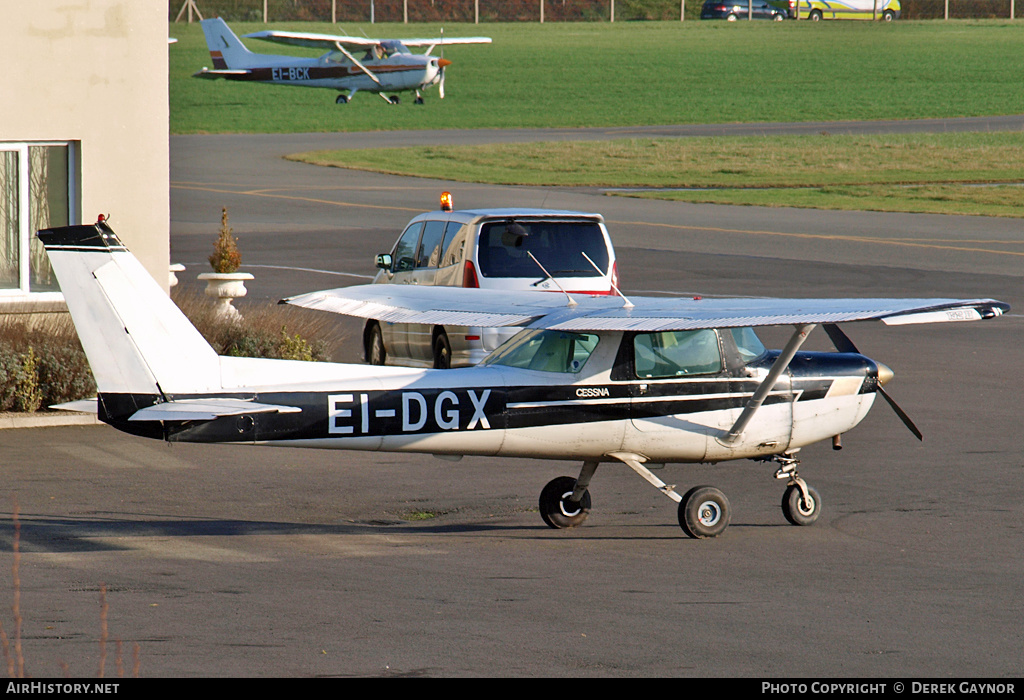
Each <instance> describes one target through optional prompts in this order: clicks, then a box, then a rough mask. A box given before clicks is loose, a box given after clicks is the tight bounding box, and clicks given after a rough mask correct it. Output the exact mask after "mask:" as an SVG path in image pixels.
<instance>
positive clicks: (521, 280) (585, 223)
mask: <svg viewBox="0 0 1024 700" xmlns="http://www.w3.org/2000/svg"><path fill="white" fill-rule="evenodd" d="M446 194H447V193H446ZM444 201H445V199H444V197H443V196H442V207H444V206H445V205H444ZM448 201H450V200H448ZM377 268H378V272H377V276H376V277H375V278H374V283H375V284H418V285H444V286H450V287H478V288H481V289H507V290H510V291H511V290H536V289H540V290H546V291H552V292H556V293H562V291H565V292H569V293H575V294H613V293H615V291H614V288H617V287H618V268H617V266H616V263H615V250H614V248H613V247H612V242H611V238H610V237H609V236H608V230H607V229H606V228H605V225H604V218H603V217H602V216H601V215H600V214H592V213H584V212H575V211H557V210H551V209H513V208H510V209H476V210H466V211H451V210H450V209H445V208H442V209H441V210H439V211H433V212H429V213H426V214H420V215H419V216H417V217H416V218H414V219H413V220H412V221H410V222H409V224H408V225H407V226H406V228H405V230H404V231H403V232H402V235H401V236H399V237H398V241H397V242H396V243H395V246H394V248H392V249H391V252H390V253H383V254H381V255H378V256H377ZM519 330H521V329H519V328H500V329H499V328H476V327H464V326H429V325H420V324H409V323H387V322H379V321H375V320H370V321H368V322H367V323H366V326H365V327H364V330H363V348H364V350H365V357H366V361H367V362H369V363H370V364H375V365H383V364H389V365H405V366H413V367H434V368H442V369H443V368H448V367H468V366H471V365H475V364H477V363H478V362H480V361H481V360H482V359H484V358H485V357H486V356H487V355H489V354H490V353H491V352H492V351H493V350H494V349H496V348H497V347H498V346H499V345H501V344H502V343H503V342H505V340H507V339H508V338H510V337H512V336H513V335H515V334H516V333H517V332H518V331H519Z"/></svg>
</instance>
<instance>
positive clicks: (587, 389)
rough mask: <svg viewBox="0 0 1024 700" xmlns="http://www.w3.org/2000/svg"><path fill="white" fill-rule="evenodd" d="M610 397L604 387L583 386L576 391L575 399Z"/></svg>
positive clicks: (609, 393) (606, 388)
mask: <svg viewBox="0 0 1024 700" xmlns="http://www.w3.org/2000/svg"><path fill="white" fill-rule="evenodd" d="M611 395H612V393H611V392H610V391H608V387H606V386H584V387H580V388H579V389H577V390H576V398H579V399H592V398H596V397H601V396H611Z"/></svg>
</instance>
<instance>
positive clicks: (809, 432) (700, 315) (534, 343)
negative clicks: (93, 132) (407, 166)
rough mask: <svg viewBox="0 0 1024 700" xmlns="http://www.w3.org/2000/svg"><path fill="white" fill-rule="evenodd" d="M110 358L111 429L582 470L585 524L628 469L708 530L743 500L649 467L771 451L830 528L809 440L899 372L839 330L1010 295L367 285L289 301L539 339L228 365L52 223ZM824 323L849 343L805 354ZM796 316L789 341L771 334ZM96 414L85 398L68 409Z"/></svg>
mask: <svg viewBox="0 0 1024 700" xmlns="http://www.w3.org/2000/svg"><path fill="white" fill-rule="evenodd" d="M38 236H39V238H40V240H41V241H42V243H43V245H44V247H45V249H46V251H47V254H48V255H49V257H50V261H51V263H52V266H53V269H54V271H55V272H56V274H57V277H58V280H59V282H60V285H61V289H62V290H63V293H64V296H65V299H66V301H67V304H68V308H69V310H70V312H71V317H72V320H73V321H74V323H75V326H76V328H77V330H78V334H79V337H80V338H81V341H82V345H83V347H84V349H85V352H86V355H87V356H88V359H89V363H90V365H91V366H92V369H93V374H94V375H95V377H96V382H97V390H98V393H97V397H96V399H95V400H94V401H92V402H88V405H89V406H90V408H91V410H95V411H96V412H97V415H98V417H99V418H100V420H102V421H103V422H105V423H108V424H109V425H111V426H113V427H115V428H117V429H119V430H123V431H125V432H128V433H132V434H135V435H139V436H143V437H149V438H156V439H162V440H167V441H183V442H200V443H209V442H217V443H239V444H256V445H280V446H288V447H315V448H334V449H348V450H376V451H386V452H414V453H422V454H432V455H436V456H442V457H444V458H448V459H458V458H461V457H462V456H463V455H481V456H491V457H532V458H544V459H557V460H573V461H577V462H582V467H581V468H580V471H579V474H578V476H575V477H573V476H563V477H558V478H556V479H554V480H552V481H551V482H550V483H548V484H547V486H545V487H544V489H543V490H542V491H541V495H540V501H539V503H540V511H541V517H542V518H543V519H544V521H545V522H546V523H547V524H548V525H550V526H551V527H555V528H564V527H574V526H576V525H579V524H580V523H582V522H583V520H584V519H585V518H586V516H587V513H588V512H589V510H590V508H591V496H590V484H591V480H592V478H593V477H594V475H595V473H596V471H597V468H598V466H599V465H601V464H624V465H626V466H628V467H630V468H631V469H632V470H633V471H635V472H636V473H637V474H639V475H640V476H642V477H643V478H644V479H645V480H646V481H647V482H648V483H650V484H651V485H653V486H655V487H656V488H657V489H659V490H660V491H661V492H662V493H664V494H665V495H666V496H668V497H669V498H671V499H672V500H673V501H675V502H676V503H677V504H678V506H677V510H678V520H679V524H680V526H681V527H682V528H683V530H684V531H685V532H686V533H687V534H689V535H690V536H692V537H713V536H717V535H719V534H721V533H722V532H723V531H724V530H725V528H726V527H727V525H728V524H729V521H730V505H729V501H728V499H727V498H726V496H725V494H724V493H722V492H721V491H720V490H718V489H716V488H714V487H711V486H697V487H694V488H691V489H689V490H688V491H686V492H685V494H680V493H679V492H678V491H677V490H676V488H675V487H674V486H672V485H669V484H666V483H665V482H664V481H662V480H661V479H660V478H659V477H658V476H656V475H655V474H654V472H653V471H651V469H650V465H659V464H661V465H667V464H674V463H701V462H704V463H707V462H710V463H717V462H727V461H731V460H738V459H751V460H755V461H760V462H765V463H768V464H771V465H773V466H774V467H775V470H776V471H775V477H776V478H778V479H784V480H785V481H786V488H785V491H784V494H783V500H782V510H783V514H784V516H785V517H786V519H788V520H789V521H790V522H791V523H793V524H796V525H808V524H811V523H813V522H814V521H815V520H817V519H818V517H819V516H820V514H821V512H822V505H821V503H822V501H821V497H820V495H819V494H818V492H817V491H816V490H815V489H814V488H813V487H812V486H810V485H809V484H807V483H806V481H804V479H803V478H801V477H800V476H799V475H798V473H797V469H796V467H797V464H798V462H797V459H796V457H795V455H796V454H797V453H798V452H799V450H800V449H801V448H802V447H804V446H806V445H810V444H812V443H815V442H818V441H821V440H827V439H832V440H833V443H834V444H837V441H838V439H839V437H838V436H840V435H842V434H843V433H845V432H847V431H849V430H851V429H852V428H854V427H855V426H856V425H857V424H858V423H860V421H861V420H862V419H863V418H864V417H865V416H866V415H867V413H868V410H869V409H870V408H871V406H872V404H873V402H874V400H875V398H876V396H878V395H880V394H881V395H882V396H883V398H884V399H885V400H886V401H887V402H889V403H890V404H891V405H892V406H893V407H894V408H896V409H897V413H898V414H899V415H900V417H901V419H902V420H903V421H904V422H905V423H906V424H907V426H908V427H910V428H911V430H913V431H914V432H915V434H916V435H918V437H920V431H918V430H917V428H916V427H915V426H914V424H913V423H912V422H911V421H910V419H909V417H907V416H906V414H905V413H904V412H903V411H901V410H900V409H899V407H898V406H896V405H895V402H893V401H892V399H891V398H890V397H889V395H888V394H887V393H886V392H885V390H884V389H883V386H884V385H885V384H886V383H887V382H888V381H889V380H890V379H891V378H892V376H893V372H892V370H891V369H889V368H888V367H886V366H885V365H884V364H882V363H880V362H877V361H875V360H872V359H870V358H868V357H866V356H864V355H862V354H861V353H860V352H858V351H857V348H856V347H855V346H854V344H853V342H852V341H851V340H850V339H849V337H848V336H847V335H846V334H845V332H844V331H842V330H841V329H840V328H839V326H838V325H837V324H839V323H854V322H879V323H884V324H886V325H901V324H906V323H935V322H951V321H972V320H980V319H990V318H995V317H998V316H1000V315H1002V314H1003V313H1004V312H1005V311H1007V310H1008V309H1009V306H1008V305H1007V304H1005V303H1003V302H1000V301H996V300H993V299H728V300H720V299H646V298H632V299H628V300H627V299H625V298H623V297H621V296H620V297H607V296H603V297H589V296H584V297H580V298H573V297H572V296H570V295H564V294H559V293H554V292H540V291H538V292H529V293H518V292H514V293H509V292H495V293H493V294H492V293H490V292H489V291H488V290H479V289H477V290H472V289H456V288H444V287H434V288H412V287H411V286H409V287H402V286H399V285H364V286H356V287H348V288H342V289H336V290H328V291H325V292H315V293H311V294H306V295H301V296H297V297H294V298H291V299H288V300H285V302H286V303H289V304H293V305H298V306H304V307H308V308H317V309H322V310H327V311H333V312H338V313H344V314H348V315H353V316H359V317H367V318H377V319H380V320H382V321H385V322H387V321H396V320H401V321H402V322H414V323H427V324H431V323H443V324H449V325H485V324H492V325H512V326H522V327H523V330H522V331H521V332H520V333H519V334H517V335H516V336H515V337H514V338H512V339H511V340H510V341H508V342H507V343H505V344H504V345H503V346H501V347H500V348H498V349H497V350H496V351H495V352H494V353H493V354H492V355H491V356H489V357H488V358H487V359H486V360H485V361H484V362H483V363H482V364H481V365H478V366H475V367H468V368H460V369H449V370H435V369H412V368H408V367H387V366H366V365H346V364H333V363H321V362H297V361H289V360H271V359H253V358H238V357H221V356H218V355H217V354H216V353H215V352H214V350H213V349H212V348H211V347H210V346H209V344H208V343H207V342H206V341H205V340H204V339H203V337H202V336H201V335H200V334H199V332H198V331H196V329H195V328H194V327H192V325H191V324H190V323H189V322H188V320H187V319H186V318H185V316H184V315H183V314H182V313H181V312H180V311H179V310H178V308H177V307H176V306H175V305H174V303H173V302H172V301H171V300H170V299H169V298H168V297H167V295H166V294H165V293H164V292H163V290H162V289H161V288H160V286H159V285H158V284H157V283H156V282H155V280H153V279H152V277H150V276H149V275H148V273H146V272H145V270H144V268H143V267H142V266H141V264H140V263H139V262H138V260H136V259H135V257H134V256H133V255H132V254H131V253H130V252H129V251H128V250H127V249H126V248H125V247H124V245H123V244H122V243H121V241H120V240H119V239H118V237H117V236H116V234H115V233H114V232H113V231H112V230H111V229H110V228H109V226H108V225H107V224H106V223H105V222H99V223H97V224H95V225H87V226H68V227H62V228H55V229H49V230H43V231H40V232H39V233H38ZM819 324H820V325H823V326H824V327H825V330H826V332H827V333H828V335H829V337H830V338H831V339H832V341H833V343H834V344H835V345H836V346H837V347H836V349H837V352H806V351H801V350H800V347H801V345H802V344H803V342H804V340H805V339H806V337H807V335H808V334H809V333H810V332H811V331H812V330H813V328H814V327H815V326H816V325H819ZM767 325H772V326H784V327H791V328H792V333H791V335H790V338H789V341H788V342H787V343H786V345H785V347H784V348H782V349H781V350H768V349H766V348H765V347H764V346H763V345H762V344H761V341H760V340H759V339H758V337H757V334H756V331H755V329H756V328H758V327H761V326H767ZM66 407H67V408H71V409H74V410H81V409H82V407H83V402H75V403H74V404H72V405H68V406H66Z"/></svg>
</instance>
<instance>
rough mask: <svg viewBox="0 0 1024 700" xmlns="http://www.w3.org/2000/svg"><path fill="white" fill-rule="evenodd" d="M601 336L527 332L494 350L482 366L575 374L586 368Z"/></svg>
mask: <svg viewBox="0 0 1024 700" xmlns="http://www.w3.org/2000/svg"><path fill="white" fill-rule="evenodd" d="M597 342H598V336H597V335H594V334H592V333H567V332H565V331H550V330H536V331H524V332H522V333H520V334H519V335H517V336H516V337H514V338H512V339H511V340H509V341H508V342H507V343H505V344H504V345H502V346H501V347H500V348H498V349H497V350H495V351H494V353H493V354H491V355H490V357H488V358H487V359H486V360H484V361H483V363H482V364H485V365H501V366H504V367H516V368H518V369H534V370H538V371H540V372H562V373H570V374H575V373H577V372H579V371H580V370H582V369H583V365H585V364H586V362H587V360H588V359H589V358H590V355H591V353H593V352H594V348H596V347H597Z"/></svg>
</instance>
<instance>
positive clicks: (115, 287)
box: [38, 222, 221, 400]
mask: <svg viewBox="0 0 1024 700" xmlns="http://www.w3.org/2000/svg"><path fill="white" fill-rule="evenodd" d="M38 236H39V239H40V240H41V241H42V243H43V246H44V247H45V248H46V252H47V254H48V255H49V257H50V263H51V264H52V266H53V270H54V272H55V273H56V275H57V280H58V281H59V282H60V286H61V291H62V292H63V293H64V298H65V300H66V301H67V305H68V310H69V311H70V312H71V319H72V321H74V323H75V328H76V329H77V331H78V336H79V338H80V339H81V341H82V347H83V348H84V349H85V354H86V356H87V357H88V359H89V365H90V366H91V367H92V371H93V375H94V376H95V378H96V384H97V388H98V390H99V393H100V394H101V396H102V395H103V394H127V395H133V396H139V395H145V396H149V397H153V396H154V395H155V396H157V397H159V399H160V400H167V399H168V398H170V397H173V396H174V395H176V394H178V395H180V394H196V393H203V392H210V391H213V390H216V389H220V387H221V376H220V358H219V357H218V356H217V353H216V352H215V351H214V350H213V348H212V347H210V344H209V343H207V342H206V339H205V338H203V336H202V334H200V333H199V331H197V330H196V328H195V326H193V325H192V324H191V322H189V320H188V319H187V318H186V317H185V315H184V314H183V313H182V312H181V310H180V309H178V307H177V305H175V303H174V302H173V301H171V299H170V297H168V296H167V294H166V293H165V292H164V290H163V289H162V288H161V287H160V286H159V285H158V284H157V282H156V280H154V279H153V278H152V276H150V274H149V273H148V272H147V271H146V269H145V268H144V267H143V266H142V264H141V263H140V262H139V261H138V260H137V259H136V258H135V256H134V255H132V254H131V253H130V252H128V249H127V248H125V247H124V245H123V244H122V243H121V241H120V240H119V239H118V237H117V236H116V235H115V234H114V232H113V231H112V230H111V229H110V227H108V226H107V225H106V224H105V223H103V222H100V223H96V224H91V225H86V226H65V227H61V228H54V229H48V230H43V231H40V232H39V233H38Z"/></svg>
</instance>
